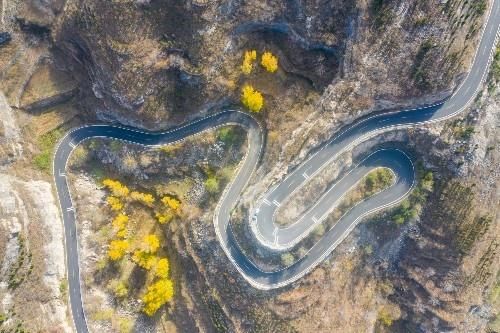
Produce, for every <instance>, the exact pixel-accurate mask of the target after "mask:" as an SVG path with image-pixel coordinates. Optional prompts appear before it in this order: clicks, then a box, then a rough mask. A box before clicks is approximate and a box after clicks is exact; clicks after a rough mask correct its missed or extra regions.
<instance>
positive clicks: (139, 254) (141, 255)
mask: <svg viewBox="0 0 500 333" xmlns="http://www.w3.org/2000/svg"><path fill="white" fill-rule="evenodd" d="M132 261H133V262H135V263H136V264H137V265H139V266H140V267H142V268H144V269H146V270H148V271H149V270H150V269H151V268H153V267H154V266H155V265H156V262H157V258H156V256H155V255H154V254H151V253H147V252H146V251H144V250H136V251H135V252H134V255H133V256H132Z"/></svg>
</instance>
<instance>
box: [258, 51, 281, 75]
mask: <svg viewBox="0 0 500 333" xmlns="http://www.w3.org/2000/svg"><path fill="white" fill-rule="evenodd" d="M260 64H261V65H262V67H264V68H265V69H266V71H268V72H270V73H274V72H276V71H277V70H278V58H276V56H274V55H273V54H272V53H271V52H264V54H262V59H261V61H260Z"/></svg>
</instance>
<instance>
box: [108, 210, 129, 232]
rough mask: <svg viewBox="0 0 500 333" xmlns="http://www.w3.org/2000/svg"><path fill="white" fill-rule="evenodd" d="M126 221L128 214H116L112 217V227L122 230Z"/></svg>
mask: <svg viewBox="0 0 500 333" xmlns="http://www.w3.org/2000/svg"><path fill="white" fill-rule="evenodd" d="M127 223H128V216H127V215H125V214H122V213H120V214H118V215H117V216H116V217H115V218H114V219H113V222H112V224H113V228H115V230H116V231H120V230H123V229H125V228H126V227H127Z"/></svg>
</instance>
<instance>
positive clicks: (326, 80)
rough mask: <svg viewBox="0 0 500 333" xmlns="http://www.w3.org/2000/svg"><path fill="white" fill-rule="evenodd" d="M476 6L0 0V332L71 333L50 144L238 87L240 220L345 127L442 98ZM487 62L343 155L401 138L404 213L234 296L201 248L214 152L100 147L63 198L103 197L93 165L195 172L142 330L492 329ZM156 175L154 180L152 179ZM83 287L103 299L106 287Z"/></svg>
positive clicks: (218, 258)
mask: <svg viewBox="0 0 500 333" xmlns="http://www.w3.org/2000/svg"><path fill="white" fill-rule="evenodd" d="M487 10H488V2H487V1H486V0H477V1H466V0H448V1H435V0H406V1H400V0H358V1H347V0H334V1H324V0H291V1H270V0H269V1H237V0H215V1H205V0H189V1H180V0H114V1H99V0H3V1H2V2H1V12H0V27H1V28H0V196H1V198H4V199H1V200H0V230H1V231H2V232H0V235H1V237H0V258H2V260H1V261H0V265H1V266H0V295H1V299H2V302H1V304H0V328H1V329H3V328H4V326H3V325H5V327H6V328H7V329H10V328H12V327H15V326H16V325H18V323H20V324H21V326H22V327H23V328H26V329H27V330H45V329H49V328H50V329H56V330H57V331H68V330H71V329H70V325H71V319H70V318H69V317H68V316H67V314H68V313H67V304H66V301H67V300H66V290H65V288H66V286H65V280H64V261H62V260H63V259H64V258H63V257H61V256H60V254H61V253H63V252H62V238H61V237H62V230H60V228H59V227H61V226H60V225H59V227H57V224H60V221H59V218H58V217H57V214H56V212H57V206H56V204H55V198H54V193H53V190H51V189H50V186H49V184H50V182H51V175H50V173H51V157H52V153H53V149H54V146H55V144H56V142H57V140H58V139H59V138H60V137H61V135H62V134H63V133H64V132H65V131H66V130H67V129H69V128H71V127H74V126H77V125H80V124H83V123H92V122H96V121H112V122H118V123H122V124H132V125H136V126H139V127H144V128H149V129H163V128H167V127H169V126H172V125H174V124H177V123H180V122H182V121H185V120H187V119H190V118H193V117H197V116H200V115H202V114H206V113H209V112H216V111H217V110H219V109H220V108H221V107H223V106H229V105H235V104H236V105H239V99H240V97H239V96H240V88H241V86H242V85H243V84H245V83H251V84H253V85H255V86H258V87H259V90H261V91H262V93H263V95H264V98H265V104H264V108H263V110H262V111H261V113H260V114H258V115H257V117H258V118H259V121H261V123H262V124H265V127H266V129H267V140H266V151H265V156H264V159H263V161H262V164H261V165H260V167H259V169H258V170H257V173H256V176H255V177H254V179H253V180H252V183H251V184H250V187H249V188H248V190H247V191H246V192H245V193H244V196H243V200H242V208H243V209H241V210H239V212H241V214H242V215H244V211H245V208H247V206H248V204H249V203H250V202H251V201H252V199H254V198H255V196H256V195H258V194H259V193H262V192H263V191H264V190H265V189H266V188H267V186H268V185H269V184H271V183H272V182H273V181H274V180H276V179H279V178H280V177H281V176H282V175H283V174H284V173H285V172H286V170H287V168H288V166H289V165H291V166H293V165H295V164H296V163H299V162H300V161H301V160H303V159H304V157H305V156H306V155H307V153H308V152H309V151H311V149H314V147H317V145H318V144H319V143H321V142H322V141H324V140H325V139H326V138H328V137H330V136H331V135H332V133H334V132H335V131H336V130H338V128H340V127H341V126H342V125H343V124H346V123H349V122H351V121H352V120H353V119H355V118H356V117H358V116H360V115H363V114H367V113H369V112H372V111H374V110H379V109H381V108H392V107H400V106H405V105H417V104H422V103H428V102H434V101H437V100H440V99H442V98H443V97H445V96H447V95H448V94H449V93H450V91H451V90H452V89H453V88H454V87H455V86H456V85H457V84H458V83H459V82H460V79H461V77H463V74H464V73H465V72H466V71H467V67H468V65H469V62H470V59H471V57H472V55H473V52H474V50H475V46H476V42H477V38H478V35H479V30H480V27H481V25H482V21H483V19H484V16H485V14H486V13H487ZM248 49H256V50H258V51H259V52H262V51H265V50H269V51H272V52H273V53H274V54H276V55H277V56H278V58H279V69H278V71H277V72H276V74H275V75H273V76H272V77H271V76H265V75H262V73H260V72H257V73H254V74H252V75H249V76H244V75H242V73H241V70H240V64H241V60H242V57H243V53H244V51H245V50H248ZM499 68H500V56H499V55H498V52H497V62H496V63H495V64H494V69H493V70H492V74H491V76H490V79H489V82H488V85H487V87H484V89H483V92H482V95H481V97H480V98H478V99H477V101H476V104H475V105H474V106H473V107H471V108H470V110H469V111H468V112H467V114H466V116H464V117H462V118H460V119H456V120H452V121H450V122H448V123H446V124H438V125H434V126H432V127H426V128H419V129H417V130H411V131H405V132H398V133H396V134H391V135H389V136H384V137H379V138H376V139H375V140H374V141H372V142H370V143H367V144H366V145H363V146H360V147H359V148H358V149H357V150H356V151H355V152H354V154H352V156H348V158H347V159H346V161H348V162H349V163H350V162H351V161H355V160H356V158H359V157H360V156H363V153H364V152H366V149H368V148H369V147H372V146H375V145H385V144H387V143H384V142H386V141H390V143H389V144H390V145H393V146H397V147H410V152H411V153H412V154H413V157H414V158H415V160H417V161H419V162H420V164H421V165H422V173H421V177H420V178H421V180H422V187H421V192H417V194H416V195H415V196H413V197H412V199H411V202H410V206H409V207H398V208H397V209H395V211H391V212H387V213H385V214H382V215H380V216H377V217H375V218H373V219H371V220H370V221H367V223H365V224H362V225H361V226H360V227H359V228H357V229H356V230H355V232H354V233H353V234H352V235H351V237H350V238H349V239H347V240H346V242H345V243H344V244H343V245H342V246H341V247H339V249H338V250H337V251H336V252H335V253H334V254H333V255H332V256H331V258H329V259H328V260H327V261H326V262H325V263H324V264H323V265H321V267H318V268H317V269H316V270H315V271H314V272H312V273H311V274H310V275H309V276H307V277H306V278H305V279H303V280H301V281H300V282H298V283H297V284H296V285H293V286H291V287H290V288H286V289H285V290H278V291H273V292H258V291H256V290H254V289H252V288H250V287H249V286H248V285H247V284H246V283H245V282H244V281H241V278H240V277H239V275H238V274H237V272H236V271H235V270H234V268H233V267H232V266H231V265H230V264H229V263H228V262H227V260H226V258H225V256H224V255H223V252H222V250H221V249H220V247H219V245H218V243H217V242H216V238H215V234H214V231H213V228H212V212H213V205H214V203H215V202H216V199H217V196H216V194H213V195H212V196H211V197H208V198H209V199H207V194H206V193H207V191H206V190H207V189H206V188H205V187H206V185H205V184H204V181H205V179H204V178H203V177H207V176H208V174H209V173H210V172H209V171H207V169H206V168H204V167H203V165H205V164H208V165H212V164H213V163H214V161H217V160H218V159H220V160H222V158H221V156H220V155H221V154H222V155H223V154H224V150H223V147H224V145H223V144H220V145H219V143H218V144H217V146H216V147H212V148H206V149H205V148H204V149H201V148H199V147H198V148H197V145H195V144H192V145H190V146H189V147H188V148H186V151H185V155H183V156H182V157H177V158H176V159H173V160H169V159H168V158H164V159H161V164H158V163H156V162H154V161H160V160H159V159H158V158H159V157H158V156H159V155H157V154H156V153H151V152H143V151H141V150H140V149H137V148H132V147H127V146H120V145H118V146H116V145H115V146H113V144H109V146H110V147H107V146H105V147H104V148H102V149H101V150H99V151H95V152H94V153H95V156H93V162H92V163H87V164H85V163H83V164H82V165H80V166H79V167H78V168H75V170H74V172H75V175H74V176H75V177H77V178H78V177H80V178H78V179H76V180H75V184H77V185H78V184H80V185H81V184H86V188H85V189H86V191H87V192H85V193H88V198H81V199H82V201H81V202H80V203H79V204H81V205H83V206H85V204H86V203H88V202H90V203H92V204H93V205H97V204H99V203H101V201H100V199H99V196H100V195H101V194H100V193H99V191H96V190H95V188H96V186H97V185H98V184H97V180H98V179H99V174H100V173H102V170H101V171H99V167H98V166H99V165H100V167H101V168H104V169H106V170H107V172H109V173H111V174H113V175H114V176H116V177H121V178H123V180H124V181H128V182H130V183H131V184H133V185H135V186H137V187H140V188H157V187H159V186H160V185H162V183H163V182H166V181H167V180H168V179H170V178H169V177H185V176H186V177H187V176H189V177H192V178H193V179H195V181H193V184H191V185H192V186H193V189H192V191H193V193H195V194H196V195H194V197H196V198H198V199H200V198H202V199H203V200H201V199H200V200H193V203H192V205H191V206H190V207H191V208H192V211H191V212H190V213H191V214H189V215H188V216H187V217H186V219H185V221H184V223H183V224H181V225H179V226H177V225H176V229H175V230H170V229H168V228H167V230H166V231H165V232H166V235H167V236H169V237H167V238H168V239H169V240H170V241H169V242H168V243H167V245H166V246H165V247H166V251H167V252H168V255H169V257H170V258H171V260H172V266H173V268H172V269H173V271H174V272H175V273H174V276H175V278H176V279H178V281H179V282H178V283H179V289H178V291H179V294H178V298H177V299H176V300H175V307H172V308H169V312H168V313H169V315H170V316H171V317H169V319H168V326H166V328H165V326H164V325H163V326H162V324H165V322H163V321H153V322H147V324H148V325H151V326H148V327H152V328H156V330H157V331H160V332H161V331H162V329H163V330H164V331H168V332H170V331H173V330H174V329H175V327H177V331H178V332H182V328H183V327H190V329H189V330H190V331H193V332H196V331H199V332H222V331H230V332H233V331H234V332H311V331H317V332H335V331H340V330H342V331H346V332H359V331H370V332H372V331H377V332H442V331H452V330H455V331H457V332H499V331H500V320H499V319H498V317H497V316H498V314H499V311H500V310H499V308H498V306H499V304H500V300H499V298H498V297H499V296H498V294H499V291H498V289H499V282H498V266H499V255H498V250H497V247H498V237H497V235H498V216H497V210H498V209H497V207H498V205H499V201H498V200H499V198H498V180H499V177H498V170H497V169H498V167H497V166H498V165H499V162H500V161H499V156H500V152H499V151H498V147H499V138H498V124H499V113H498V110H499V103H500V102H499V97H498V91H499V88H498V84H499V81H500V79H499V77H500V76H499V75H500V70H499ZM284 133H286V135H284ZM217 140H219V141H221V140H222V139H220V138H217ZM222 141H223V140H222ZM221 147H222V148H221ZM219 148H220V149H219ZM164 154H166V155H167V156H168V154H169V152H168V151H165V152H164ZM80 157H81V156H80ZM196 157H200V158H201V159H204V161H203V163H197V162H195V161H194V160H195V158H196ZM230 157H231V158H232V159H235V160H236V159H237V158H239V157H241V155H240V152H239V151H238V152H233V153H231V156H230ZM82 160H83V161H86V160H85V159H82ZM152 161H153V162H152ZM231 162H234V161H232V160H231ZM211 163H212V164H211ZM194 164H196V165H197V168H196V170H195V171H196V172H195V173H196V174H192V175H190V174H189V173H190V172H191V171H190V168H192V166H193V165H194ZM103 165H104V166H103ZM214 165H215V167H214V169H216V167H217V165H218V164H214ZM221 165H222V164H221ZM160 166H161V167H160ZM163 168H165V170H166V171H165V174H168V175H169V176H168V177H167V176H165V177H160V176H159V175H160V173H161V172H162V171H163ZM204 172H205V173H204ZM429 172H430V173H431V180H430V181H429V179H427V178H426V177H427V176H426V175H428V174H429ZM212 173H213V172H212ZM155 181H156V183H155ZM431 184H432V186H431ZM183 189H184V188H183ZM215 192H217V191H215ZM92 196H94V197H92ZM101 196H102V195H101ZM406 213H408V214H407V215H408V216H406V215H405V214H406ZM402 215H404V216H405V217H404V218H403V221H402V223H399V222H401V216H402ZM89 220H90V218H89ZM395 221H399V222H398V223H395ZM54 225H56V226H54ZM172 228H173V227H172ZM85 230H86V229H85ZM89 232H90V231H89ZM41 235H43V236H41ZM170 236H171V237H170ZM89 238H90V239H92V238H93V235H90V236H89ZM101 250H102V249H101ZM299 252H300V251H299V249H297V251H296V253H299ZM90 257H91V259H92V258H93V257H92V256H90ZM89 262H92V261H91V260H90V261H89ZM61 265H63V266H61ZM86 269H87V272H92V271H93V269H94V268H93V267H86ZM40 286H43V287H40ZM34 291H36V293H35V292H34ZM34 294H36V297H33V295H34ZM99 296H102V297H103V298H104V299H106V300H107V301H109V300H110V297H109V295H107V294H106V292H105V290H104V292H103V293H102V294H100V295H99ZM19 304H23V305H24V304H26V305H27V306H25V307H19V306H17V305H19ZM107 304H113V301H110V302H109V303H107ZM127 315H129V314H127ZM105 322H106V321H105ZM139 322H140V323H142V321H139ZM193 323H194V324H193ZM93 324H95V325H96V326H95V327H99V329H106V330H108V331H111V330H113V329H115V328H116V322H113V323H107V322H106V323H105V324H103V323H102V322H97V320H96V322H94V323H93ZM113 325H115V326H113Z"/></svg>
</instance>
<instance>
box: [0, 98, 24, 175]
mask: <svg viewBox="0 0 500 333" xmlns="http://www.w3.org/2000/svg"><path fill="white" fill-rule="evenodd" d="M22 152H23V148H22V146H21V131H20V129H19V127H18V125H17V122H16V119H15V115H14V111H13V110H12V109H11V107H10V106H9V104H8V103H7V100H6V99H5V96H4V95H3V93H1V92H0V167H1V166H2V165H3V166H4V165H6V164H8V163H11V162H13V161H14V160H16V159H17V158H18V157H20V156H21V154H22Z"/></svg>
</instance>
